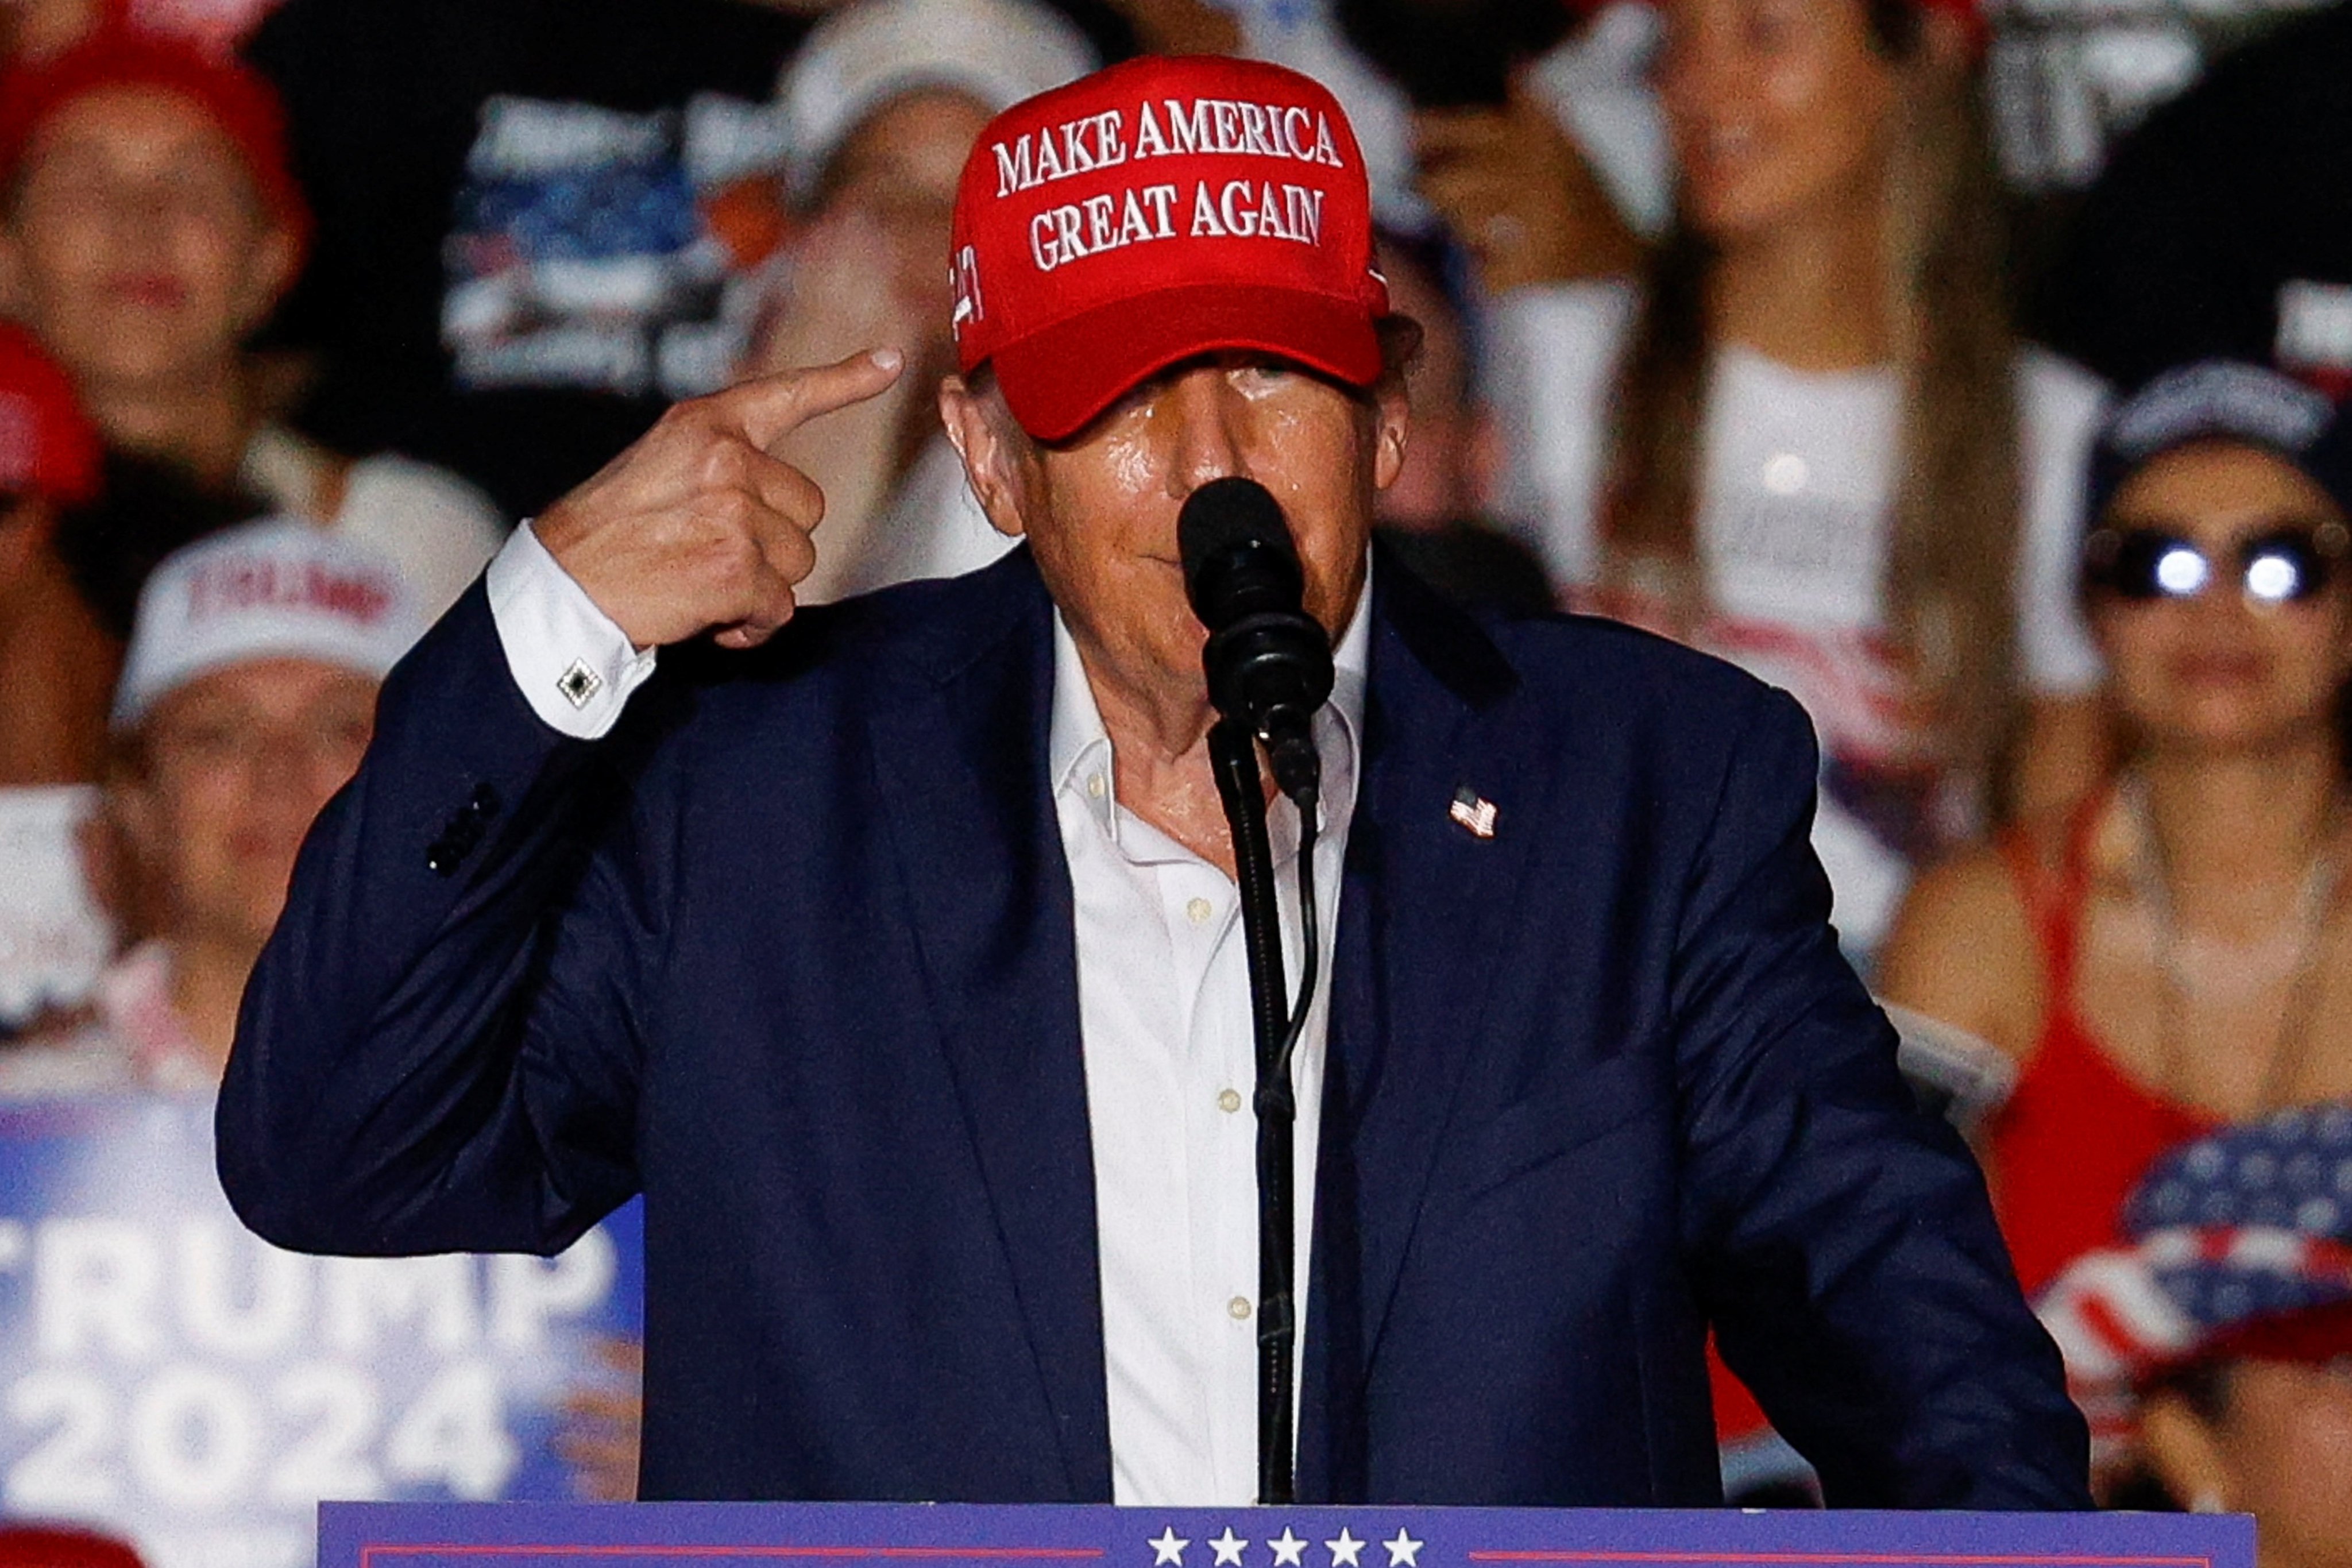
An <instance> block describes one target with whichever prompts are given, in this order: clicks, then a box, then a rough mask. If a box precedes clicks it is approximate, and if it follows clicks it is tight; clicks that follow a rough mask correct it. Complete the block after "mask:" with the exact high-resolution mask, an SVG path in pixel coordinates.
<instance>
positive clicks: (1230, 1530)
mask: <svg viewBox="0 0 2352 1568" xmlns="http://www.w3.org/2000/svg"><path fill="white" fill-rule="evenodd" d="M1248 1544H1249V1542H1246V1541H1244V1540H1242V1539H1241V1538H1240V1537H1239V1536H1236V1535H1235V1534H1234V1527H1233V1526H1232V1525H1230V1524H1229V1525H1227V1526H1225V1532H1224V1534H1223V1535H1213V1536H1211V1537H1210V1538H1209V1549H1210V1550H1211V1551H1213V1552H1215V1553H1216V1554H1217V1561H1216V1563H1214V1564H1213V1565H1212V1568H1242V1549H1243V1548H1244V1547H1246V1546H1247V1545H1248ZM1415 1568H1418V1564H1416V1565H1415Z"/></svg>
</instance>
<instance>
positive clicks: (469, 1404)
mask: <svg viewBox="0 0 2352 1568" xmlns="http://www.w3.org/2000/svg"><path fill="white" fill-rule="evenodd" d="M211 1123H212V1107H211V1102H210V1100H209V1099H203V1100H198V1099H193V1098H191V1099H173V1098H167V1097H162V1096H142V1095H130V1096H121V1097H112V1098H107V1099H102V1100H79V1101H73V1102H57V1103H51V1104H47V1105H40V1106H31V1107H26V1108H22V1109H0V1368H5V1373H0V1378H5V1382H0V1500H5V1509H6V1511H7V1512H8V1513H9V1514H10V1515H12V1516H16V1517H19V1518H27V1517H30V1518H40V1517H50V1518H59V1519H72V1520H80V1521H103V1522H104V1523H106V1524H107V1525H109V1526H110V1527H112V1528H115V1529H119V1530H121V1531H123V1532H124V1533H126V1534H128V1535H130V1536H131V1537H133V1538H134V1539H136V1541H137V1542H138V1543H139V1545H140V1547H141V1549H142V1551H143V1552H145V1553H146V1555H147V1559H148V1561H149V1562H150V1563H152V1564H153V1568H230V1565H232V1564H234V1565H235V1568H298V1565H302V1568H307V1565H308V1564H309V1563H310V1562H311V1561H312V1553H313V1551H314V1530H315V1516H316V1506H317V1504H318V1502H319V1500H320V1499H322V1498H340V1499H416V1500H465V1501H485V1500H496V1499H507V1498H538V1499H559V1498H568V1497H571V1496H573V1495H575V1494H574V1488H573V1486H572V1477H571V1476H570V1475H569V1474H567V1472H566V1468H565V1466H564V1464H563V1462H562V1460H561V1459H560V1458H559V1457H558V1455H557V1449H556V1440H557V1437H558V1435H559V1432H560V1431H561V1429H562V1426H563V1424H564V1421H565V1414H564V1412H565V1408H566V1402H567V1401H568V1400H570V1399H572V1398H574V1397H576V1396H578V1395H580V1394H583V1393H585V1392H589V1391H590V1389H591V1387H592V1380H594V1379H597V1378H600V1377H606V1376H614V1375H617V1374H613V1373H609V1372H606V1371H604V1369H605V1368H607V1367H608V1366H609V1365H610V1363H611V1358H610V1357H609V1356H607V1355H605V1354H600V1353H599V1352H600V1351H603V1350H604V1342H608V1341H618V1342H635V1340H637V1338H638V1337H639V1333H640V1322H641V1316H642V1310H643V1309H642V1305H641V1303H642V1290H641V1289H640V1278H641V1258H640V1241H641V1229H640V1224H639V1219H638V1213H637V1210H636V1208H635V1205H632V1206H631V1207H630V1208H628V1209H625V1210H624V1211H622V1212H621V1213H620V1214H618V1215H614V1216H613V1217H612V1218H611V1219H609V1220H607V1221H606V1222H605V1223H604V1225H602V1226H598V1227H597V1228H595V1229H594V1230H592V1231H591V1232H589V1233H588V1235H587V1236H585V1237H583V1238H582V1239H581V1240H580V1241H579V1242H578V1243H577V1244H576V1245H574V1246H573V1247H572V1248H571V1249H570V1250H569V1251H567V1252H565V1253H563V1254H562V1256H561V1257H558V1258H528V1257H488V1258H477V1257H467V1256H462V1255H448V1256H443V1257H435V1258H308V1257H300V1256H297V1255H295V1254H292V1253H288V1252H282V1251H279V1250H278V1249H277V1248H275V1247H270V1246H268V1244H266V1243H264V1242H262V1241H260V1240H259V1239H257V1237H254V1236H253V1235H251V1234H250V1233H249V1232H247V1230H246V1228H245V1227H244V1226H242V1225H240V1224H238V1223H237V1220H236V1215H234V1214H232V1213H231V1212H230V1210H229V1207H228V1205H227V1203H226V1201H225V1200H224V1199H223V1197H222V1196H221V1193H220V1186H219V1183H218V1181H217V1180H216V1178H215V1176H214V1174H213V1149H212V1127H211Z"/></svg>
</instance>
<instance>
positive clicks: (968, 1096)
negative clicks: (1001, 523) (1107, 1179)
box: [868, 551, 1111, 1502]
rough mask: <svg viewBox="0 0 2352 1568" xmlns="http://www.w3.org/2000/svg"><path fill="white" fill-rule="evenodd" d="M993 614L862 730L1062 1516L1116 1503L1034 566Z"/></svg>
mask: <svg viewBox="0 0 2352 1568" xmlns="http://www.w3.org/2000/svg"><path fill="white" fill-rule="evenodd" d="M990 575H991V577H992V578H1001V579H1003V581H1001V582H999V583H998V584H996V592H994V593H993V594H992V595H990V596H989V597H988V598H987V599H986V601H985V603H986V605H987V607H988V608H987V612H986V613H985V614H983V615H981V616H972V617H970V618H969V619H966V620H964V621H963V622H962V623H961V625H940V626H934V627H931V628H927V633H928V635H926V636H925V637H922V638H921V639H919V641H918V642H917V645H916V647H915V649H914V653H915V655H916V657H915V658H913V659H912V660H911V661H910V666H909V668H908V679H906V680H905V682H904V683H903V688H902V689H901V690H899V691H897V692H894V693H893V694H892V696H891V698H890V700H887V701H885V702H882V703H878V704H877V705H876V708H875V710H873V711H872V713H871V714H870V715H869V721H868V728H869V731H870V733H871V735H872V738H873V744H874V749H875V755H876V762H877V771H878V773H879V775H880V779H881V783H882V795H883V799H884V800H885V801H886V802H887V811H888V816H889V822H890V826H891V836H892V838H893V841H894V843H895V846H896V848H897V852H898V861H899V869H900V872H901V875H902V878H903V880H904V885H905V887H906V889H907V893H908V900H909V904H910V907H911V909H912V911H913V915H914V921H915V936H916V942H917V944H918V946H919V950H920V952H921V954H922V958H923V963H924V965H925V968H926V970H927V971H928V973H929V982H930V986H931V999H932V1003H933V1006H934V1010H935V1013H936V1016H938V1017H939V1019H940V1035H941V1043H942V1045H943V1047H944V1048H945V1050H946V1054H947V1057H948V1060H949V1065H950V1069H951V1070H952V1072H953V1074H954V1077H955V1082H956V1086H957V1090H958V1092H959V1094H960V1095H961V1100H962V1105H963V1111H964V1117H965V1122H966V1126H967V1128H968V1130H969V1131H970V1134H971V1142H972V1144H973V1147H974V1149H975V1150H976V1152H977V1153H978V1155H979V1160H980V1166H981V1170H982V1176H983V1178H984V1179H985V1181H986V1183H987V1184H988V1190H989V1195H990V1198H991V1200H992V1204H993V1205H994V1208H995V1213H996V1218H997V1225H998V1230H999V1235H1000V1237H1001V1239H1002V1241H1003V1248H1004V1253H1005V1258H1006V1261H1007V1264H1008V1266H1009V1268H1010V1270H1011V1273H1012V1278H1013V1288H1014V1290H1015V1292H1016V1293H1017V1295H1018V1297H1019V1299H1020V1308H1021V1313H1022V1318H1023V1320H1024V1321H1023V1327H1024V1329H1025V1331H1026V1332H1027V1336H1028V1341H1029V1348H1030V1351H1031V1353H1032V1354H1033V1355H1034V1358H1035V1362H1036V1365H1037V1371H1038V1375H1039V1377H1040V1379H1041V1381H1042V1383H1043V1384H1044V1389H1045V1402H1046V1405H1047V1406H1048V1408H1049V1409H1050V1410H1051V1412H1052V1415H1053V1419H1054V1426H1055V1438H1056V1441H1057V1443H1058V1444H1059V1447H1060V1449H1061V1455H1062V1460H1063V1466H1064V1469H1065V1471H1066V1475H1067V1477H1068V1480H1069V1495H1070V1498H1071V1499H1072V1500H1080V1501H1086V1500H1093V1501H1103V1502H1108V1501H1109V1500H1110V1495H1111V1472H1110V1432H1109V1416H1108V1404H1107V1399H1108V1395H1107V1394H1106V1391H1105V1390H1106V1382H1105V1374H1104V1365H1103V1331H1102V1310H1101V1290H1100V1286H1099V1283H1098V1270H1097V1237H1096V1226H1095V1203H1094V1151H1093V1144H1092V1142H1091V1141H1090V1139H1089V1137H1088V1134H1087V1096H1086V1065H1085V1058H1084V1055H1083V1053H1082V1051H1081V1048H1080V1045H1079V1038H1078V996H1077V957H1076V938H1075V934H1074V927H1073V919H1072V914H1071V904H1070V886H1069V872H1068V868H1067V866H1066V862H1065V860H1064V858H1063V853H1062V843H1061V836H1060V832H1059V829H1058V827H1057V826H1056V824H1055V816H1054V812H1053V805H1052V801H1051V799H1050V798H1049V795H1048V793H1047V784H1046V780H1045V766H1046V763H1045V758H1046V741H1047V731H1048V728H1049V724H1050V718H1051V711H1052V687H1053V644H1052V632H1051V627H1052V620H1051V605H1050V603H1049V601H1048V600H1047V599H1046V596H1045V590H1044V587H1043V585H1042V584H1040V583H1039V582H1038V580H1037V576H1036V573H1035V569H1034V567H1033V566H1031V565H1030V563H1029V562H1028V558H1027V552H1025V551H1020V552H1014V556H1013V559H1011V560H1008V561H1007V562H1006V563H1004V564H1003V565H1002V566H1000V567H998V568H996V569H995V570H994V571H993V572H992V573H991V574H990Z"/></svg>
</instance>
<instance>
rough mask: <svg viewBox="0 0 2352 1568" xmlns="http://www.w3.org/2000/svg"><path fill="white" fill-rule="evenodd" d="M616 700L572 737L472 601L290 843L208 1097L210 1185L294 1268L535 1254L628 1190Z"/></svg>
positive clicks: (627, 873) (451, 619) (389, 691)
mask: <svg viewBox="0 0 2352 1568" xmlns="http://www.w3.org/2000/svg"><path fill="white" fill-rule="evenodd" d="M643 706H644V704H642V703H640V704H639V705H638V708H635V709H633V710H632V713H631V715H630V721H625V723H624V725H623V727H622V731H620V732H617V733H616V734H615V735H614V737H613V738H611V739H608V740H606V741H603V742H594V743H589V742H580V741H574V740H568V739H566V738H564V737H562V736H561V735H559V734H557V733H556V732H555V731H553V730H551V729H550V728H549V727H548V726H547V725H546V724H544V723H543V722H541V721H540V720H539V719H538V718H537V717H536V716H535V715H534V714H533V713H532V712H531V711H530V708H529V706H528V705H527V704H526V702H525V701H524V699H523V697H522V694H521V693H520V691H519V690H518V689H516V687H515V685H514V681H513V679H512V677H511V675H510V674H509V670H508V666H507V662H506V659H505V658H504V656H503V654H502V652H501V649H500V647H499V639H498V634H497V631H496V629H495V626H494V623H493V619H492V616H491V615H490V612H489V607H488V602H487V599H486V597H485V595H484V590H483V588H482V586H481V584H478V583H477V584H476V585H475V586H474V587H473V588H471V589H469V590H468V591H467V594H466V595H465V596H464V597H463V598H461V599H460V600H459V601H458V603H457V606H456V607H455V608H454V609H453V610H452V611H451V612H450V613H449V615H448V616H446V617H445V618H444V619H443V620H442V621H441V623H440V624H439V625H438V626H436V627H435V628H434V629H433V631H432V632H431V633H429V634H428V635H427V636H426V637H425V639H424V641H422V642H421V643H419V644H418V645H417V647H415V649H414V650H413V651H412V652H411V653H410V655H409V656H408V658H406V659H404V661H403V662H402V664H401V665H400V667H399V668H397V669H395V670H394V672H393V675H392V677H391V679H389V680H387V681H386V683H385V685H384V689H383V696H382V698H381V700H380V701H379V704H378V710H377V719H376V731H375V736H374V740H373V743H372V744H371V745H370V747H369V749H368V752H367V755H366V758H365V760H364V761H363V762H362V763H361V765H360V769H359V772H358V773H357V775H356V776H355V777H354V778H353V779H352V782H351V784H349V785H348V786H346V787H345V788H344V789H343V791H342V792H341V794H340V795H337V796H336V797H335V799H334V800H333V801H332V802H331V803H330V805H328V806H327V808H326V810H325V811H324V812H323V813H322V814H321V815H320V818H319V820H318V822H317V823H316V824H315V825H314V826H313V827H312V828H311V831H310V837H309V838H308V839H307V840H306V841H305V843H304V845H303V847H302V852H301V855H300V857H299V860H298V861H297V863H296V866H295V870H294V878H293V884H292V887H291V889H290V890H289V895H288V899H287V904H286V911H285V913H284V915H283V916H282V917H281V918H280V919H279V921H278V928H277V931H276V932H275V933H274V934H273V935H272V937H271V938H270V941H269V943H268V947H267V948H266V949H265V951H264V952H263V953H262V956H261V961H260V963H259V964H258V965H257V967H256V969H255V972H254V974H253V978H252V980H251V982H250V983H249V984H247V989H246V995H245V1003H244V1007H243V1011H242V1013H241V1015H240V1017H239V1020H238V1026H237V1037H236V1047H235V1048H234V1049H233V1050H232V1051H231V1053H230V1056H229V1062H228V1068H227V1072H226V1077H225V1079H224V1080H223V1083H222V1086H221V1094H220V1101H219V1108H218V1112H217V1121H216V1138H217V1146H218V1159H219V1167H220V1176H221V1184H222V1186H223V1187H224V1189H225V1190H226V1193H227V1194H228V1197H229V1201H230V1202H231V1204H232V1205H235V1207H236V1211H237V1213H238V1214H239V1215H241V1216H242V1217H243V1218H244V1220H245V1222H246V1223H247V1225H248V1226H251V1227H252V1228H253V1229H254V1230H255V1231H256V1232H257V1233H258V1234H259V1235H261V1236H262V1237H265V1238H266V1239H268V1240H269V1241H271V1242H274V1243H276V1244H277V1245H278V1246H281V1247H291V1248H296V1249H300V1250H306V1251H319V1252H346V1253H362V1254H392V1253H421V1252H440V1251H458V1250H464V1251H530V1252H551V1251H554V1250H557V1249H560V1248H562V1247H564V1246H566V1245H568V1244H569V1243H570V1242H571V1241H572V1240H573V1239H574V1238H575V1237H578V1236H579V1235H580V1234H581V1233H582V1232H583V1231H584V1230H586V1229H587V1228H588V1227H589V1226H592V1225H593V1224H594V1223H595V1222H596V1220H598V1219H599V1218H601V1217H602V1216H603V1215H604V1214H605V1213H607V1212H609V1211H610V1210H611V1209H612V1208H614V1206H616V1205H619V1204H620V1203H622V1202H623V1201H625V1199H626V1198H627V1197H628V1196H629V1195H630V1194H632V1193H633V1192H634V1191H635V1188H636V1174H635V1166H634V1156H633V1130H634V1125H635V1102H636V1093H637V1084H638V1079H639V1070H638V1069H639V1062H640V1053H639V1047H640V1038H641V1036H640V1031H639V1029H638V1027H637V998H638V997H639V996H640V995H641V994H642V992H641V990H640V986H641V984H642V982H643V978H644V975H645V973H646V966H647V965H648V963H651V962H653V961H654V956H655V952H656V943H657V942H658V941H659V938H660V931H659V922H658V921H657V920H656V918H654V916H653V914H652V913H651V911H652V910H656V909H658V908H659V905H658V903H657V902H656V901H655V900H652V899H651V898H649V897H648V896H647V894H646V888H645V884H644V882H643V880H642V879H640V878H639V877H638V876H637V875H636V872H637V870H638V868H639V866H640V864H641V862H642V861H643V859H644V857H641V856H638V855H636V854H635V853H634V851H633V849H632V847H631V846H632V844H633V842H634V841H635V836H634V833H633V830H632V826H631V824H630V821H629V818H628V816H627V808H628V802H629V800H630V799H631V796H632V792H631V791H630V789H629V788H628V787H627V784H626V780H625V772H626V765H625V759H626V757H627V756H628V755H629V753H630V751H631V739H632V732H633V731H640V730H642V729H644V728H645V726H644V725H642V724H637V723H635V722H634V721H637V720H639V719H642V718H644V717H645V715H644V714H643V712H642V711H641V709H642V708H643Z"/></svg>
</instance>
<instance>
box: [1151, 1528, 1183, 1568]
mask: <svg viewBox="0 0 2352 1568" xmlns="http://www.w3.org/2000/svg"><path fill="white" fill-rule="evenodd" d="M1144 1544H1145V1545H1146V1546H1149V1547H1150V1548H1151V1568H1169V1564H1171V1563H1173V1564H1175V1565H1176V1568H1183V1563H1184V1548H1186V1547H1187V1546H1190V1545H1192V1542H1189V1541H1187V1540H1185V1539H1184V1538H1183V1537H1182V1536H1181V1535H1178V1534H1177V1533H1176V1527H1175V1526H1174V1525H1172V1524H1171V1525H1168V1526H1166V1527H1164V1528H1163V1529H1161V1531H1160V1533H1159V1535H1158V1536H1157V1537H1155V1538H1154V1539H1152V1540H1150V1541H1147V1542H1144Z"/></svg>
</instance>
